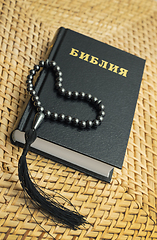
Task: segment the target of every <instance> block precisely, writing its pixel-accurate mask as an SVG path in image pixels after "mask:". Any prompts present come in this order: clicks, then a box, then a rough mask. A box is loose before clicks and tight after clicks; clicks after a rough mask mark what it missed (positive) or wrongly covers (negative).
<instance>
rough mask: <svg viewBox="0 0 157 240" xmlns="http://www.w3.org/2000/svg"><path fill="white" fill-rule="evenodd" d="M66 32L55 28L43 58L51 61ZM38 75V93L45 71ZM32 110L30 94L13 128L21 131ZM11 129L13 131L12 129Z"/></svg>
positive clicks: (63, 29) (36, 85)
mask: <svg viewBox="0 0 157 240" xmlns="http://www.w3.org/2000/svg"><path fill="white" fill-rule="evenodd" d="M65 32H66V29H65V28H63V27H61V28H59V29H58V30H57V32H56V34H55V36H54V39H53V41H52V43H51V45H50V47H49V48H48V51H47V53H46V55H45V59H44V60H46V59H47V58H48V59H49V60H50V61H52V60H53V58H54V55H55V53H56V52H57V49H58V48H59V45H60V43H61V41H62V39H63V37H64V34H65ZM39 74H40V75H38V76H37V77H36V79H35V91H36V92H37V93H38V92H39V90H40V88H41V86H42V83H43V80H44V75H46V72H45V71H41V72H40V73H39ZM32 111H33V105H32V102H31V101H30V96H29V97H28V99H27V100H26V102H25V105H24V107H23V110H22V111H21V114H20V116H19V117H18V119H17V121H16V123H15V127H14V130H15V129H18V130H20V131H23V129H24V127H25V124H26V122H27V118H28V117H29V115H30V114H31V112H32ZM14 130H13V131H14ZM11 141H13V139H12V134H11Z"/></svg>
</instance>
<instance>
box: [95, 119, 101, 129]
mask: <svg viewBox="0 0 157 240" xmlns="http://www.w3.org/2000/svg"><path fill="white" fill-rule="evenodd" d="M99 125H100V121H99V120H98V119H95V120H93V127H98V126H99Z"/></svg>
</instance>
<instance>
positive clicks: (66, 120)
mask: <svg viewBox="0 0 157 240" xmlns="http://www.w3.org/2000/svg"><path fill="white" fill-rule="evenodd" d="M65 122H66V123H69V124H70V123H71V122H72V117H71V116H65Z"/></svg>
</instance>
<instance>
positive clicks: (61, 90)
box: [58, 87, 65, 96]
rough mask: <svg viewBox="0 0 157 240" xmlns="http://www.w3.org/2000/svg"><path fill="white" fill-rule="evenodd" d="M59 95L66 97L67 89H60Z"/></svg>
mask: <svg viewBox="0 0 157 240" xmlns="http://www.w3.org/2000/svg"><path fill="white" fill-rule="evenodd" d="M58 93H59V94H60V95H62V96H64V95H65V89H64V88H62V87H61V88H59V89H58Z"/></svg>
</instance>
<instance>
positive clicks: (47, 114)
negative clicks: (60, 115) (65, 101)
mask: <svg viewBox="0 0 157 240" xmlns="http://www.w3.org/2000/svg"><path fill="white" fill-rule="evenodd" d="M44 114H45V116H46V117H47V118H50V117H51V112H50V111H49V110H46V111H44Z"/></svg>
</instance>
